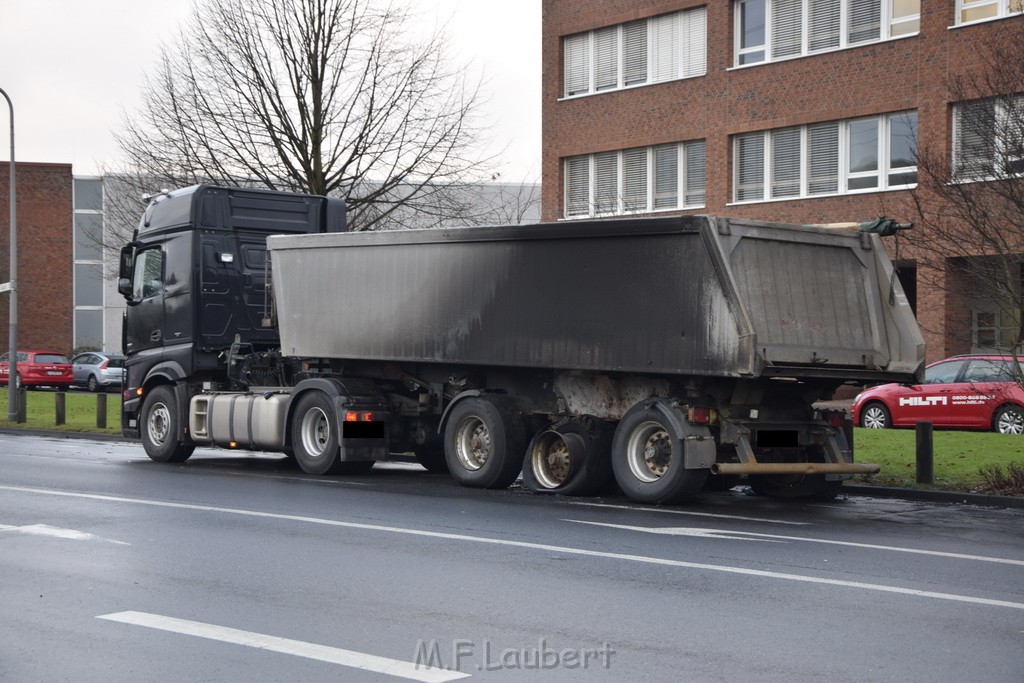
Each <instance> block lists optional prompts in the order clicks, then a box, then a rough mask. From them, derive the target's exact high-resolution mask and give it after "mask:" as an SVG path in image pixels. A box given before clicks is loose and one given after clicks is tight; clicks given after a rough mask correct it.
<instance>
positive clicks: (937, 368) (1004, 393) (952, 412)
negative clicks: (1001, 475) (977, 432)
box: [853, 355, 1024, 434]
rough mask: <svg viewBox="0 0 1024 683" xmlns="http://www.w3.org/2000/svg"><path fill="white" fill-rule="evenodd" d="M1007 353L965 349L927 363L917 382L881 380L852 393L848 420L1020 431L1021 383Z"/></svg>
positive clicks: (1023, 416) (1023, 413)
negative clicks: (977, 352) (966, 351)
mask: <svg viewBox="0 0 1024 683" xmlns="http://www.w3.org/2000/svg"><path fill="white" fill-rule="evenodd" d="M1016 362H1017V361H1016V360H1015V359H1014V358H1013V357H1012V356H997V355H964V356H953V357H952V358H946V359H944V360H940V361H938V362H936V363H932V364H931V365H929V366H928V367H927V368H926V370H925V375H924V382H922V383H921V384H883V385H881V386H877V387H873V388H871V389H868V390H866V391H863V392H861V393H860V394H858V395H857V398H855V399H854V401H853V421H854V424H857V425H860V426H861V427H869V428H872V429H882V428H886V427H913V426H914V425H915V424H917V422H919V421H922V420H927V421H929V422H931V423H932V424H933V425H934V426H935V427H944V428H956V429H991V430H994V431H997V432H999V433H1000V434H1024V388H1022V386H1021V382H1020V378H1021V372H1020V366H1019V365H1018V366H1016V367H1017V372H1014V367H1015V366H1014V364H1015V363H1016Z"/></svg>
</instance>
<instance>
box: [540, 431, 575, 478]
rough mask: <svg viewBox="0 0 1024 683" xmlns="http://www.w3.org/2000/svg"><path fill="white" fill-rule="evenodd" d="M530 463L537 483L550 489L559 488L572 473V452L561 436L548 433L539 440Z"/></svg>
mask: <svg viewBox="0 0 1024 683" xmlns="http://www.w3.org/2000/svg"><path fill="white" fill-rule="evenodd" d="M530 462H531V463H532V465H533V475H534V477H536V479H537V483H539V484H540V485H541V486H543V487H544V488H548V489H554V488H558V487H559V486H561V485H562V484H564V483H565V482H566V480H568V479H569V472H571V471H572V450H571V449H570V448H569V444H568V443H566V441H565V439H563V438H562V437H561V436H560V435H559V434H557V433H556V432H547V433H545V434H542V435H541V436H540V437H538V438H537V442H536V444H535V445H534V447H533V452H532V453H531V454H530Z"/></svg>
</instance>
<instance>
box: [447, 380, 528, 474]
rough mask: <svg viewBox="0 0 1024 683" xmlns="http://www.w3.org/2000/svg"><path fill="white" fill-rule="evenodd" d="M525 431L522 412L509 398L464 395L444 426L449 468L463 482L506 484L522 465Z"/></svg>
mask: <svg viewBox="0 0 1024 683" xmlns="http://www.w3.org/2000/svg"><path fill="white" fill-rule="evenodd" d="M525 431H526V430H525V428H524V426H523V418H522V416H521V415H520V414H519V412H518V411H517V410H516V409H515V406H514V405H513V404H512V402H511V401H509V400H508V399H507V398H505V397H503V396H492V395H488V396H480V397H473V398H466V399H463V400H462V401H460V402H459V403H457V404H456V405H455V407H454V408H452V412H451V415H449V416H448V422H447V424H446V425H445V429H444V453H445V459H446V460H447V462H448V471H449V472H451V475H452V477H454V478H455V480H456V481H458V482H459V483H460V484H462V485H463V486H471V487H474V488H487V489H503V488H506V487H507V486H508V485H509V484H511V483H512V482H513V481H515V480H516V477H517V476H518V475H519V471H520V469H521V468H522V464H523V451H524V449H525V448H526V443H525V442H526V437H525Z"/></svg>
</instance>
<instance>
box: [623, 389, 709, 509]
mask: <svg viewBox="0 0 1024 683" xmlns="http://www.w3.org/2000/svg"><path fill="white" fill-rule="evenodd" d="M685 447H686V445H685V442H684V441H683V440H682V439H680V438H678V437H677V436H675V435H673V433H672V428H671V427H670V426H669V425H668V421H667V420H666V419H665V416H664V415H663V414H662V413H661V411H659V410H658V409H657V408H654V407H640V406H634V407H633V408H631V409H630V410H629V412H627V413H626V415H625V416H624V417H623V418H622V421H621V422H619V426H618V428H616V430H615V438H614V440H613V441H612V470H613V471H614V473H615V481H616V482H617V483H618V485H619V488H621V489H622V492H623V493H625V494H626V495H627V496H628V497H629V498H631V499H632V500H635V501H637V502H639V503H656V504H662V503H680V502H683V501H685V500H687V499H689V498H692V497H694V496H695V495H697V493H698V492H699V491H700V489H701V487H702V486H704V482H705V480H706V479H707V478H708V474H709V473H710V470H707V469H690V470H688V469H686V468H685V467H683V455H684V449H685Z"/></svg>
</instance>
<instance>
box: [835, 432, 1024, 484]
mask: <svg viewBox="0 0 1024 683" xmlns="http://www.w3.org/2000/svg"><path fill="white" fill-rule="evenodd" d="M853 443H854V459H855V460H857V461H858V462H871V463H875V464H878V465H881V467H882V471H881V472H879V473H878V474H873V475H864V476H857V477H854V478H853V479H852V480H851V483H854V484H867V485H873V486H896V487H899V488H912V489H931V490H940V491H958V492H972V491H976V492H984V490H985V487H986V484H987V483H988V479H990V478H991V477H986V476H984V475H983V474H982V472H981V470H982V468H986V467H992V466H995V467H998V468H1000V469H1001V470H1004V471H1005V470H1007V469H1009V466H1010V465H1011V464H1014V463H1015V464H1016V465H1017V466H1021V465H1024V436H1017V435H1013V434H996V433H994V432H959V431H939V430H936V431H935V432H934V437H933V440H932V444H933V450H934V456H933V460H932V467H933V473H934V483H932V484H918V483H917V455H916V453H917V442H916V433H915V431H914V430H913V429H860V428H857V429H855V430H854V436H853Z"/></svg>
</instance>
